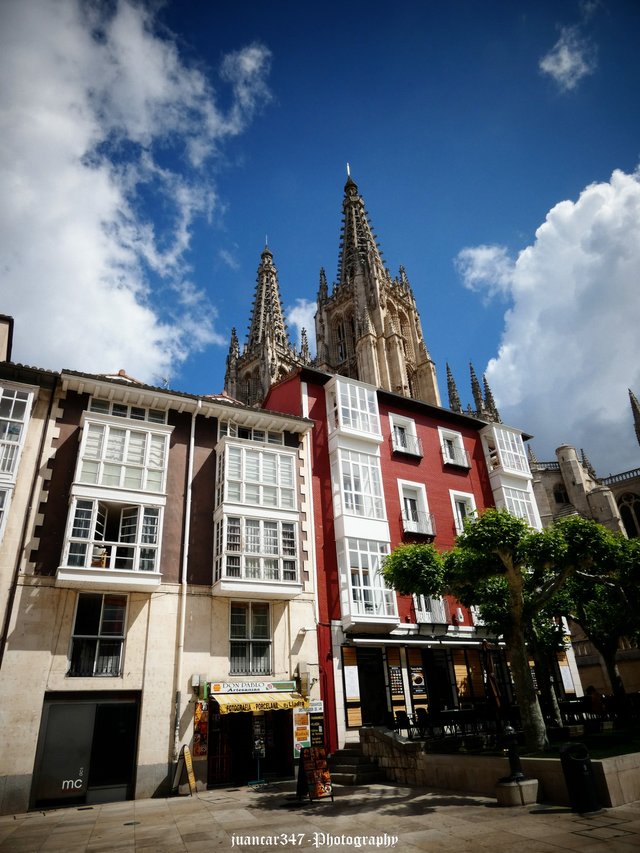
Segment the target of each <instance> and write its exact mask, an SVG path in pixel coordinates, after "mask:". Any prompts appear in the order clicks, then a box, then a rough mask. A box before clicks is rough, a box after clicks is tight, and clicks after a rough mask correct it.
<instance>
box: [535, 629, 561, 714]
mask: <svg viewBox="0 0 640 853" xmlns="http://www.w3.org/2000/svg"><path fill="white" fill-rule="evenodd" d="M531 645H532V652H533V659H534V662H535V667H536V676H537V681H538V688H539V690H540V696H541V698H542V701H543V703H544V706H545V708H546V711H547V715H548V717H549V719H551V720H553V721H554V722H555V724H556V725H557V726H561V725H562V714H561V713H560V706H559V704H558V688H557V674H556V672H555V671H554V666H553V664H554V661H553V658H552V654H553V653H552V652H549V651H546V650H545V649H542V648H539V647H538V645H537V643H535V641H532V644H531Z"/></svg>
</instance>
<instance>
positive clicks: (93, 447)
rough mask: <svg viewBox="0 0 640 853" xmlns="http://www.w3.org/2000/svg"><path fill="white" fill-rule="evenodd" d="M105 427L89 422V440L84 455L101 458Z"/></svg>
mask: <svg viewBox="0 0 640 853" xmlns="http://www.w3.org/2000/svg"><path fill="white" fill-rule="evenodd" d="M104 429H105V428H104V427H102V426H97V425H96V424H89V429H88V431H87V440H86V443H85V446H84V455H85V457H86V456H88V457H90V458H91V459H100V457H101V455H102V440H103V438H104Z"/></svg>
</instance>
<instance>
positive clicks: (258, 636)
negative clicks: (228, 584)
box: [229, 601, 271, 675]
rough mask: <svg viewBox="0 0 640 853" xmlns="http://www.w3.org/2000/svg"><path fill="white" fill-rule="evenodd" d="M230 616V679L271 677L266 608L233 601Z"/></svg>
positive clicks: (268, 622)
mask: <svg viewBox="0 0 640 853" xmlns="http://www.w3.org/2000/svg"><path fill="white" fill-rule="evenodd" d="M230 616H231V619H230V651H229V673H230V675H270V674H271V626H270V615H269V605H268V604H265V603H259V602H255V601H251V602H248V601H247V602H244V601H243V602H239V601H233V602H232V603H231V614H230Z"/></svg>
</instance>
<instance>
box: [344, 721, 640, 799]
mask: <svg viewBox="0 0 640 853" xmlns="http://www.w3.org/2000/svg"><path fill="white" fill-rule="evenodd" d="M360 742H361V745H362V751H363V753H364V755H366V756H367V757H368V758H370V759H371V760H372V761H375V762H376V763H377V764H378V766H379V767H380V769H381V770H382V771H383V772H384V774H385V776H386V778H387V779H388V780H389V781H390V782H395V783H396V784H398V785H410V786H411V785H416V786H420V787H425V788H440V789H444V790H450V791H457V792H458V793H465V794H480V795H482V796H485V797H495V796H496V791H495V787H496V782H497V781H498V780H499V779H501V778H503V777H505V776H508V775H509V762H508V761H507V758H506V757H504V758H503V757H501V756H496V755H480V754H478V755H472V754H464V753H451V754H440V753H433V752H424V749H423V742H422V741H411V740H407V739H406V738H404V737H402V736H401V735H398V734H395V733H394V732H391V731H389V730H388V729H381V728H363V729H360ZM521 761H522V769H523V771H524V773H525V775H526V776H527V777H531V778H533V779H537V780H538V782H539V786H538V801H539V802H545V803H552V804H554V805H562V806H566V805H569V795H568V793H567V786H566V784H565V780H564V774H563V772H562V766H561V763H560V761H559V759H557V758H523V759H521ZM591 763H592V767H593V774H594V780H595V787H596V791H597V794H598V798H599V800H600V803H601V805H602V806H603V807H605V808H609V807H612V806H621V805H624V803H630V802H633V801H635V800H638V799H640V754H639V753H633V754H630V755H621V756H618V757H615V758H606V759H603V760H601V761H598V760H593V761H592V762H591Z"/></svg>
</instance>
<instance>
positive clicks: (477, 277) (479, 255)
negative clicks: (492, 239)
mask: <svg viewBox="0 0 640 853" xmlns="http://www.w3.org/2000/svg"><path fill="white" fill-rule="evenodd" d="M455 267H456V269H457V270H458V272H459V273H460V275H461V276H462V281H463V283H464V286H465V287H466V288H468V289H469V290H473V291H476V292H478V291H482V290H485V291H486V294H487V299H490V298H491V297H493V296H496V295H498V294H504V293H508V291H509V288H510V286H511V283H512V280H513V271H514V264H513V261H512V260H511V258H510V257H509V255H508V252H507V250H506V248H505V247H504V246H470V247H467V248H466V249H462V250H461V251H460V252H458V256H457V258H456V259H455Z"/></svg>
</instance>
